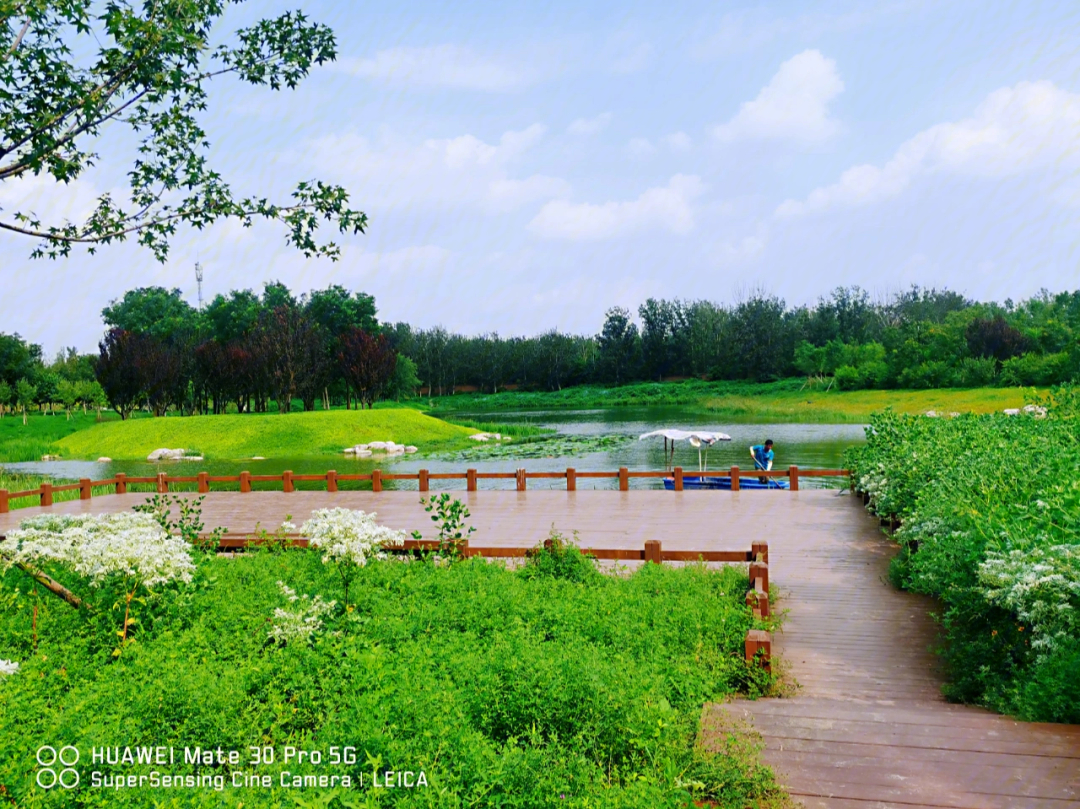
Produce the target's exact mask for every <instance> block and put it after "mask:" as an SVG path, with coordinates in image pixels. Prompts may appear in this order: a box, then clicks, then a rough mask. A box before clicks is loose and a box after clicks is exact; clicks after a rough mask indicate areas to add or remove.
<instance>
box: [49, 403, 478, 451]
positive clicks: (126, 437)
mask: <svg viewBox="0 0 1080 809" xmlns="http://www.w3.org/2000/svg"><path fill="white" fill-rule="evenodd" d="M473 432H474V431H473V430H471V429H469V428H467V427H461V426H458V425H454V424H448V423H447V422H444V421H440V420H439V419H436V418H432V417H431V416H427V415H425V414H423V413H421V412H419V411H417V410H414V409H411V408H396V409H391V408H386V409H378V410H331V411H318V412H313V413H289V414H282V415H280V416H269V415H250V416H249V415H224V416H214V417H210V416H200V417H194V418H158V419H153V418H143V419H135V420H130V421H125V422H121V421H110V422H106V423H103V424H96V425H93V426H91V427H89V428H88V429H85V430H81V431H79V432H76V433H72V434H71V435H68V436H67V437H65V438H63V439H61V440H60V441H58V442H57V443H56V448H57V449H58V450H59V452H60V454H61V455H62V456H63V457H65V458H88V459H93V458H97V457H99V456H101V455H107V456H108V457H110V458H113V459H116V460H121V459H124V460H137V459H145V458H146V456H147V455H148V454H150V453H151V452H153V451H154V450H155V449H158V448H161V447H168V448H182V449H186V450H189V451H190V452H191V453H193V454H194V453H197V454H201V455H204V456H205V457H207V458H219V459H224V458H235V459H241V458H251V457H252V456H255V455H261V456H263V457H266V458H272V457H277V458H284V457H289V458H303V457H311V456H319V455H338V456H340V455H341V451H342V449H344V448H345V447H349V446H353V445H355V444H362V443H368V442H370V441H394V442H396V443H398V444H414V445H416V446H417V447H420V448H422V449H424V450H430V449H435V448H439V447H446V446H454V445H455V444H461V443H463V439H465V440H467V438H468V436H469V435H470V434H471V433H473Z"/></svg>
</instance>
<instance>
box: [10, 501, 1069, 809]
mask: <svg viewBox="0 0 1080 809" xmlns="http://www.w3.org/2000/svg"><path fill="white" fill-rule="evenodd" d="M456 494H457V496H459V497H461V498H463V499H464V500H465V502H466V503H467V504H468V506H469V508H470V510H471V511H472V518H471V519H470V523H471V524H472V525H474V526H476V528H477V529H478V530H477V533H476V534H474V535H473V542H474V543H475V544H478V545H480V544H482V545H487V546H496V545H503V546H522V545H525V546H532V545H536V544H537V543H538V542H540V541H542V540H543V539H544V538H545V537H546V536H547V535H548V531H549V530H550V529H551V527H552V525H554V526H555V527H557V528H558V529H559V530H560V531H562V532H563V533H565V534H567V535H569V534H570V533H571V531H573V530H577V531H578V532H579V541H580V543H581V544H582V545H583V546H593V547H607V548H641V547H642V546H643V544H644V542H645V540H647V539H659V540H661V542H662V543H663V546H664V547H665V548H667V549H671V550H694V549H698V550H741V549H745V548H748V547H749V544H750V543H751V542H752V541H754V540H760V539H767V540H768V542H769V556H770V565H769V567H770V583H771V584H772V586H773V587H777V588H779V592H780V594H781V601H780V606H781V608H783V609H787V610H788V616H787V621H786V623H785V625H784V630H783V632H782V633H780V634H778V636H777V637H776V638H775V647H776V651H777V652H779V654H780V655H781V656H782V657H783V659H784V661H786V665H787V666H788V668H789V671H790V672H791V674H792V675H793V676H794V678H795V679H796V680H798V682H799V683H800V684H801V685H802V689H801V691H800V692H799V695H798V696H796V697H795V698H793V699H776V700H759V701H757V702H748V701H745V700H743V701H738V702H734V703H729V704H726V705H714V706H706V711H705V713H704V721H703V732H704V734H705V737H706V738H707V737H708V733H709V730H710V729H715V726H716V724H718V722H717V720H720V719H725V718H727V717H728V716H731V715H735V716H740V717H745V718H747V719H749V720H750V721H752V722H753V723H754V724H755V726H756V727H757V729H758V730H759V731H761V733H762V735H763V736H764V739H765V744H766V750H765V758H766V761H767V762H768V763H769V764H771V765H772V766H773V767H774V768H775V769H776V771H777V773H778V775H779V778H780V780H781V782H782V783H783V784H785V785H786V786H787V787H788V789H789V790H790V792H791V793H792V795H794V796H795V797H796V798H797V799H799V800H801V801H803V802H804V803H805V804H806V805H807V806H808V807H815V808H816V807H829V808H830V809H883V808H884V807H901V808H903V809H913V807H917V806H933V807H952V808H954V809H959V808H960V807H971V809H997V808H998V807H1001V808H1003V809H1012V808H1013V807H1015V809H1066V808H1067V807H1080V727H1077V726H1061V725H1032V724H1025V723H1019V722H1013V721H1011V720H1009V719H1007V718H1004V717H1000V716H996V715H994V714H991V713H989V712H987V711H983V710H980V709H977V708H969V707H963V706H956V705H949V704H947V703H945V702H944V701H943V700H942V699H941V696H940V690H939V688H940V684H941V673H940V671H939V670H938V668H937V666H936V660H935V658H934V656H933V655H931V654H930V653H929V651H928V647H929V646H930V645H931V643H932V642H933V639H934V626H933V624H932V623H931V621H930V619H929V618H928V617H927V611H928V609H929V608H930V606H931V605H930V604H929V603H928V602H927V601H926V600H924V599H922V598H919V597H918V596H913V595H911V594H909V593H902V592H899V591H897V590H895V589H894V588H893V587H891V586H890V585H888V584H887V583H885V581H884V576H885V573H886V570H887V568H888V561H889V559H890V558H891V556H892V554H893V553H894V552H895V546H894V545H893V544H892V543H890V542H889V541H888V540H887V539H886V538H885V537H883V536H882V534H881V531H880V530H879V527H878V525H877V522H876V521H875V520H873V519H872V518H870V517H869V516H867V515H866V513H865V511H864V510H863V508H862V505H861V503H859V501H858V500H856V499H855V498H853V497H851V496H850V495H848V494H846V493H843V492H830V491H821V490H818V491H800V492H775V491H743V492H708V491H706V492H700V491H694V492H690V491H688V492H666V491H655V490H650V491H630V492H618V491H582V492H559V491H528V492H515V491H481V492H473V493H465V492H458V493H456ZM146 497H147V496H146V495H145V494H137V495H110V496H104V497H95V498H93V499H92V500H89V501H79V500H73V501H68V502H64V503H58V504H57V505H55V506H53V507H52V508H51V511H52V512H54V513H55V512H66V513H79V512H93V513H100V512H103V511H122V510H123V511H126V510H128V509H130V508H131V507H132V506H133V505H135V504H137V503H141V502H144V501H145V500H146ZM330 506H346V507H349V508H362V509H364V510H367V511H376V512H378V514H379V521H380V522H383V523H385V524H387V525H389V526H391V527H393V528H399V529H406V530H412V529H417V528H419V529H422V530H423V531H424V533H425V536H429V537H430V536H431V535H432V532H433V525H432V522H431V520H430V517H429V515H428V514H426V513H425V512H424V511H423V509H422V507H421V506H420V503H419V496H418V495H417V493H416V492H403V491H386V492H380V493H377V494H376V493H373V492H336V493H333V494H331V493H327V492H293V493H288V494H286V493H284V492H253V493H250V494H239V493H236V492H214V493H211V494H209V495H208V496H207V499H206V501H205V504H204V511H203V517H204V521H205V523H206V525H207V529H208V530H209V529H211V528H214V527H216V526H219V525H224V526H227V527H228V528H229V529H230V530H231V531H233V532H237V533H241V532H250V531H252V530H253V529H254V528H255V525H256V523H257V522H261V523H262V526H263V527H264V528H268V529H271V530H272V529H273V528H275V527H276V526H277V525H279V524H280V523H281V521H282V520H283V519H284V518H285V515H286V514H291V515H292V519H293V521H294V522H296V523H300V522H301V521H303V520H304V519H305V518H306V517H307V516H308V515H309V514H310V513H311V511H312V509H316V508H326V507H330ZM41 511H43V509H39V508H32V509H19V510H18V511H15V512H12V513H11V514H5V515H0V535H3V534H4V533H5V531H7V530H10V529H11V528H13V527H15V526H16V525H17V524H18V521H19V520H20V519H23V518H24V517H28V516H31V515H32V514H35V513H40V512H41Z"/></svg>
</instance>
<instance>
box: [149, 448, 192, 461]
mask: <svg viewBox="0 0 1080 809" xmlns="http://www.w3.org/2000/svg"><path fill="white" fill-rule="evenodd" d="M186 452H187V450H183V449H164V448H163V449H155V450H154V451H153V452H151V453H150V454H149V455H147V456H146V460H148V461H201V460H203V456H202V455H186V454H185V453H186Z"/></svg>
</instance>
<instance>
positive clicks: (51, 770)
mask: <svg viewBox="0 0 1080 809" xmlns="http://www.w3.org/2000/svg"><path fill="white" fill-rule="evenodd" d="M37 763H38V768H39V769H38V772H37V779H36V780H37V785H38V786H39V787H41V788H42V789H52V788H53V787H54V786H56V785H57V784H59V785H60V786H61V787H63V788H64V789H74V788H75V787H77V786H78V785H79V773H78V771H76V770H74V769H72V768H73V767H74V766H75V765H76V764H78V763H79V750H78V748H76V747H72V746H71V745H67V746H66V747H61V748H60V750H59V751H58V750H57V749H56V748H55V747H50V746H49V745H45V746H44V747H39V748H38V751H37ZM57 770H59V772H57Z"/></svg>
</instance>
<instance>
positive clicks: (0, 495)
mask: <svg viewBox="0 0 1080 809" xmlns="http://www.w3.org/2000/svg"><path fill="white" fill-rule="evenodd" d="M8 502H9V498H8V490H7V489H0V514H7V513H8V509H9V508H10V506H9V505H8Z"/></svg>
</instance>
